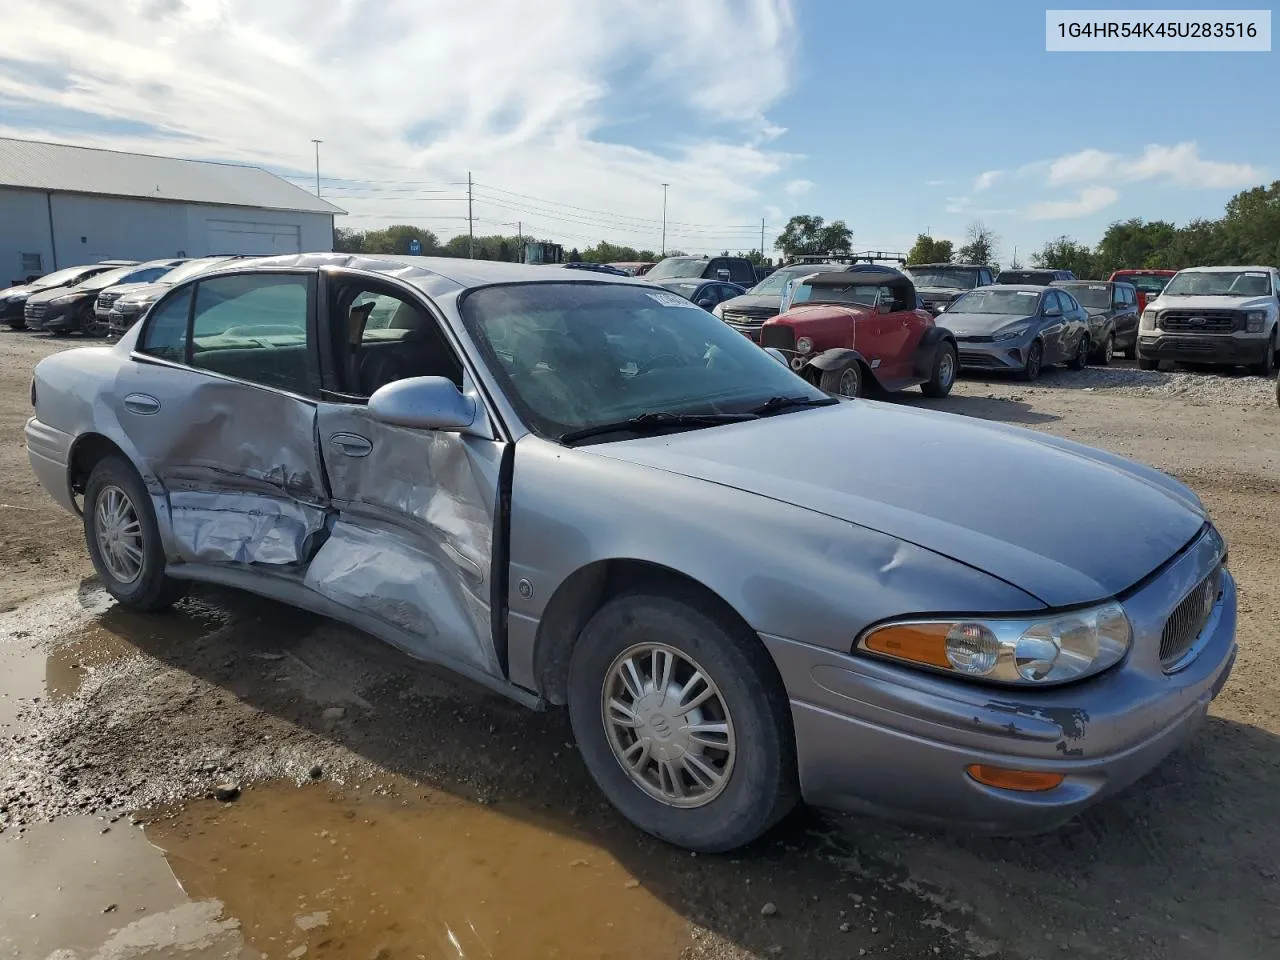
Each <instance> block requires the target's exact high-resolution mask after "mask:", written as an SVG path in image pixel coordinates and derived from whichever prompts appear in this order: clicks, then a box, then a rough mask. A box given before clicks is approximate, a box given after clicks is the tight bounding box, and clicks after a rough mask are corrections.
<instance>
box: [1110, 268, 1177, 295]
mask: <svg viewBox="0 0 1280 960" xmlns="http://www.w3.org/2000/svg"><path fill="white" fill-rule="evenodd" d="M1116 279H1117V280H1123V281H1124V282H1125V283H1132V284H1133V285H1134V286H1135V287H1137V288H1138V289H1139V290H1141V291H1142V292H1143V293H1145V294H1147V295H1148V296H1150V295H1151V294H1153V293H1159V292H1160V291H1161V290H1163V289H1164V287H1165V284H1167V283H1168V282H1169V278H1168V277H1162V276H1160V275H1159V274H1156V273H1146V274H1143V273H1126V274H1122V275H1121V276H1118V277H1116Z"/></svg>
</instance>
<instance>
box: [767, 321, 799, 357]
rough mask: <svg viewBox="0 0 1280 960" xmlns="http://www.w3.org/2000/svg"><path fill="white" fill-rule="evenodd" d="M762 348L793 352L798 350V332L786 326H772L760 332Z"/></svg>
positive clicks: (778, 324) (776, 324)
mask: <svg viewBox="0 0 1280 960" xmlns="http://www.w3.org/2000/svg"><path fill="white" fill-rule="evenodd" d="M760 346H762V347H774V348H776V349H778V350H786V351H789V352H793V351H794V350H795V348H796V332H795V330H793V329H792V328H791V327H788V326H785V325H784V324H780V323H775V324H771V325H770V326H767V327H765V328H764V329H763V330H761V331H760Z"/></svg>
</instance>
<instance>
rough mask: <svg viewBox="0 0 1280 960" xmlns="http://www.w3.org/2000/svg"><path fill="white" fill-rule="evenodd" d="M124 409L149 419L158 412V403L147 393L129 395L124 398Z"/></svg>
mask: <svg viewBox="0 0 1280 960" xmlns="http://www.w3.org/2000/svg"><path fill="white" fill-rule="evenodd" d="M124 408H125V409H126V410H128V411H129V412H130V413H136V414H138V415H139V416H143V417H149V416H150V415H151V414H153V413H159V412H160V401H159V400H157V399H156V398H155V397H153V396H151V395H150V394H149V393H131V394H129V395H128V396H127V397H125V398H124Z"/></svg>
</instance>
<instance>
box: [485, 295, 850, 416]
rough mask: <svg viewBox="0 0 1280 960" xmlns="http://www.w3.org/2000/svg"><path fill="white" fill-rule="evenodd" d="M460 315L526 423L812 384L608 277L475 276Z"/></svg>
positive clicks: (734, 400)
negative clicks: (520, 280) (518, 279)
mask: <svg viewBox="0 0 1280 960" xmlns="http://www.w3.org/2000/svg"><path fill="white" fill-rule="evenodd" d="M461 309H462V317H463V320H464V321H465V322H466V324H467V328H468V330H469V331H470V332H471V335H472V336H473V337H474V338H475V340H476V343H477V344H478V345H479V347H480V350H481V353H482V354H483V355H484V356H485V358H486V360H487V362H488V366H489V367H490V369H491V370H492V371H493V372H494V375H495V376H496V377H497V378H498V380H499V381H500V382H501V383H502V386H503V389H504V391H505V392H506V394H507V395H508V396H509V397H510V398H511V401H512V403H513V404H515V406H516V407H517V409H519V411H520V413H521V416H522V417H523V418H524V419H525V421H526V422H527V423H528V424H529V427H530V428H531V429H532V430H533V431H534V432H536V433H538V434H541V435H542V436H545V437H551V438H558V437H560V436H561V435H563V434H566V433H569V432H571V431H576V430H581V429H584V428H588V427H592V426H596V425H599V424H606V423H614V422H616V421H619V420H626V419H629V418H631V417H636V416H640V415H642V414H646V413H653V412H659V413H690V414H697V413H741V412H745V411H748V410H751V409H752V408H754V407H757V406H759V405H760V404H762V403H763V402H764V401H766V400H768V399H769V398H771V397H776V396H787V397H806V398H812V399H815V400H820V399H822V398H823V397H824V396H825V394H823V393H822V392H821V391H820V390H818V389H817V388H815V387H813V386H811V385H810V384H808V383H807V382H805V381H804V380H803V379H801V378H800V377H799V376H797V375H796V374H794V373H792V372H791V371H790V370H789V369H787V367H786V366H784V365H783V364H781V363H778V361H776V360H775V359H774V358H773V357H771V356H769V354H767V353H765V352H764V351H763V350H761V349H760V348H759V347H757V346H756V345H755V344H754V343H752V342H751V341H750V340H748V339H747V338H746V337H744V336H743V335H742V334H740V333H738V332H737V331H735V330H734V329H733V328H732V327H729V326H727V325H725V324H724V323H722V322H721V321H720V320H718V319H717V318H716V317H714V316H712V315H711V314H710V313H708V312H707V311H705V310H703V309H701V308H700V307H697V306H694V305H693V304H692V303H690V302H689V301H688V300H685V299H684V298H683V297H680V296H678V295H677V294H674V293H670V292H668V291H666V290H661V289H654V288H650V289H647V290H646V289H644V288H641V287H635V286H630V285H625V284H616V283H607V284H606V283H591V282H580V283H560V282H555V283H524V284H511V285H504V286H497V287H484V288H482V289H479V290H476V291H475V292H474V293H471V294H470V295H468V296H467V297H466V298H465V299H464V300H463V301H462V307H461Z"/></svg>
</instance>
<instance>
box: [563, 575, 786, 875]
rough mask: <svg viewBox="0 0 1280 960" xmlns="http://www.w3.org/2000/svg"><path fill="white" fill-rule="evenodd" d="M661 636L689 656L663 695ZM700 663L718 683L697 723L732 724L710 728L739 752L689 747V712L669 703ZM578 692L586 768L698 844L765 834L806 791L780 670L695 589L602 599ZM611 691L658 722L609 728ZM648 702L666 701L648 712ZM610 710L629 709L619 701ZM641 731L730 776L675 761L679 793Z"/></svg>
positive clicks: (684, 841)
mask: <svg viewBox="0 0 1280 960" xmlns="http://www.w3.org/2000/svg"><path fill="white" fill-rule="evenodd" d="M654 645H661V647H662V648H663V649H664V650H665V651H668V652H669V653H670V654H673V655H675V656H677V657H679V658H681V660H680V661H679V662H677V661H676V660H672V661H671V663H672V664H673V665H674V666H673V669H672V671H671V673H670V674H669V676H670V677H671V679H670V680H669V681H668V682H667V683H666V685H665V689H666V690H667V691H675V692H669V693H668V694H667V696H665V697H662V698H660V699H656V700H655V699H652V698H655V697H656V694H655V692H654V687H655V686H656V684H654V683H653V681H652V677H653V676H654V673H655V671H654V670H653V669H652V667H653V666H654V661H653V655H652V652H651V650H650V649H648V648H651V647H653V646H654ZM629 656H635V657H637V658H638V659H637V660H636V661H634V662H635V663H638V664H639V665H640V668H639V669H640V673H639V675H640V676H641V681H640V686H639V689H640V690H642V691H644V695H643V696H642V697H640V698H635V697H633V696H631V694H630V692H629V688H628V687H627V686H626V684H625V683H624V682H623V681H622V679H621V677H622V675H623V674H624V673H625V663H626V661H627V658H628V657H629ZM693 668H696V669H697V670H698V671H699V672H700V673H701V674H702V675H703V676H704V677H706V678H707V679H708V680H710V682H711V683H712V684H714V685H715V691H716V692H715V694H714V695H713V696H711V697H710V698H709V699H708V700H707V701H706V702H705V703H704V704H703V705H701V706H699V707H697V708H696V709H697V710H698V711H699V716H698V718H697V722H698V723H700V724H711V723H717V724H719V723H723V724H724V726H725V727H726V731H727V732H726V733H724V734H719V733H717V734H714V735H713V734H710V733H707V734H704V736H707V737H712V736H714V738H715V739H716V740H717V742H721V741H720V738H721V736H723V737H724V740H723V742H725V743H726V744H728V745H730V747H731V749H726V748H720V747H708V748H705V749H704V748H703V747H702V746H699V745H696V744H694V745H693V748H692V749H687V750H686V749H683V747H682V745H681V743H680V740H681V738H682V736H684V735H685V730H684V727H683V726H682V725H681V723H682V718H681V716H680V715H671V714H669V713H664V712H662V711H661V708H662V707H663V706H664V705H665V704H667V703H672V702H676V701H673V700H671V699H670V698H671V697H674V696H676V694H677V693H680V692H681V691H676V690H675V688H676V687H677V686H678V685H680V684H681V681H682V680H683V679H684V678H686V677H688V676H691V672H690V671H691V669H693ZM615 671H616V672H615ZM632 683H634V681H632ZM711 689H712V688H711V687H710V686H707V685H704V684H698V685H697V686H694V687H693V688H692V690H691V691H690V693H689V695H688V696H689V697H690V698H692V699H695V700H696V699H699V697H700V695H701V694H702V693H704V692H706V691H708V690H711ZM568 692H569V720H570V723H571V724H572V726H573V733H574V737H575V738H576V740H577V742H578V749H579V750H580V751H581V752H582V757H583V760H584V761H585V762H586V765H587V769H588V770H589V771H590V772H591V776H592V777H593V778H594V779H595V782H596V784H597V785H598V786H599V787H600V789H601V791H603V793H604V794H605V796H606V797H608V799H609V801H610V802H611V803H612V804H613V805H614V806H615V807H616V808H617V809H618V810H619V811H620V812H621V813H622V815H623V816H625V817H626V818H627V819H628V820H630V821H631V822H632V823H633V824H635V825H636V826H637V827H639V828H640V829H641V830H643V831H645V832H646V833H649V834H652V835H653V836H655V837H658V838H659V839H662V840H665V841H667V842H668V843H673V844H676V845H677V846H681V847H685V848H687V849H690V850H696V851H699V852H706V853H721V852H724V851H726V850H733V849H735V848H737V847H741V846H743V845H744V844H747V843H750V842H751V841H752V840H755V839H756V838H757V837H759V836H760V835H761V834H763V833H764V832H765V831H767V830H768V829H769V828H770V827H771V826H773V825H774V824H775V823H777V822H778V820H780V819H782V817H784V816H785V815H786V814H787V813H788V811H790V810H791V809H792V807H794V806H795V805H796V803H797V801H798V799H799V788H798V781H797V777H796V760H795V741H794V734H793V732H792V727H791V711H790V708H789V705H788V702H787V696H786V692H785V691H784V689H783V687H782V681H781V679H780V678H779V677H778V673H777V668H776V667H775V666H774V663H773V661H772V659H771V658H770V657H769V654H768V652H767V651H766V650H765V649H764V647H763V646H762V645H761V644H760V641H759V639H758V638H757V637H755V636H754V635H753V634H751V633H750V631H748V630H746V629H744V628H743V627H742V626H741V625H739V624H736V623H734V622H732V621H731V620H730V619H729V618H728V617H727V616H726V615H725V614H723V613H722V612H721V611H720V610H719V609H718V608H717V606H716V604H715V603H713V602H711V601H709V600H707V599H706V598H704V597H701V596H699V595H697V594H696V593H694V592H692V591H681V590H679V589H678V588H676V589H675V590H673V591H672V592H670V593H667V592H658V591H655V592H637V593H627V594H623V595H621V596H618V597H615V598H614V599H612V600H610V601H609V602H608V603H606V604H605V605H604V606H603V607H601V608H600V610H598V611H597V612H596V614H595V615H594V616H593V617H592V618H591V620H590V621H589V622H588V623H587V625H586V627H585V628H584V629H583V631H582V634H581V636H580V637H579V639H578V643H577V645H576V646H575V647H574V650H573V656H572V658H571V660H570V664H569V691H568ZM606 695H607V696H608V697H609V700H608V701H607V702H609V703H624V705H627V706H628V709H629V705H633V704H636V703H639V704H641V706H640V707H639V708H637V710H636V711H635V714H633V715H635V716H645V717H647V718H648V719H646V720H645V721H644V722H642V723H641V724H640V725H639V726H635V725H632V726H626V725H622V726H611V725H608V722H607V718H606V710H607V708H606ZM646 697H648V698H651V699H649V700H646V699H645V698H646ZM649 707H656V708H658V709H654V710H652V711H651V712H649V713H647V714H646V713H644V712H643V711H645V710H647V709H649ZM704 710H705V713H704V712H703V711H704ZM610 714H611V715H614V716H617V717H619V718H622V717H624V716H625V714H623V713H622V712H620V711H618V710H617V709H616V708H614V709H613V710H611V711H610ZM690 715H691V714H689V713H688V712H686V713H685V714H684V715H683V716H684V717H688V716H690ZM650 721H652V723H651V722H650ZM654 724H661V726H655V725H654ZM641 730H643V731H646V732H647V737H646V738H645V739H647V741H648V742H649V743H651V744H655V745H656V746H654V747H653V748H652V749H653V750H655V751H656V750H658V749H663V750H682V751H683V752H681V753H680V754H679V757H688V756H693V757H696V758H698V759H699V762H700V763H701V764H702V765H703V766H704V767H709V768H710V769H712V770H713V772H719V773H721V774H722V775H723V780H722V781H720V782H719V783H718V784H717V783H716V782H715V781H714V780H712V778H711V777H705V782H704V781H703V780H696V781H695V778H694V777H693V775H692V774H691V773H689V772H688V771H690V770H694V769H695V768H694V767H693V766H692V765H686V766H684V767H683V769H677V770H676V777H677V779H678V780H679V782H680V786H681V789H682V790H684V791H685V793H686V796H685V798H684V799H683V800H679V799H676V798H675V795H676V792H677V791H676V790H675V789H674V786H673V785H674V783H675V781H670V780H665V779H664V777H663V774H662V773H661V772H660V765H659V761H658V759H657V757H656V756H655V755H653V754H650V752H649V750H650V748H649V747H645V746H642V744H643V743H644V742H645V740H644V739H641V736H640V735H638V733H637V731H641ZM624 742H625V743H629V744H630V745H631V746H632V747H633V748H634V747H637V746H638V747H639V750H638V751H636V756H637V757H639V756H642V755H643V756H644V757H645V759H644V760H643V761H642V764H643V766H642V767H641V768H640V773H639V774H636V775H634V776H633V774H632V773H629V772H628V770H627V769H625V768H624V766H623V763H624V761H623V759H622V758H621V756H620V755H621V754H622V753H623V752H624V746H623V743H624ZM685 746H688V742H687V741H686V743H685ZM695 750H696V751H697V752H696V753H695V752H694V751H695ZM729 758H732V759H729ZM673 768H674V765H672V767H669V768H668V769H673ZM726 770H727V773H726V772H725V771H726ZM641 781H643V782H645V783H646V784H647V786H642V785H641ZM668 784H671V785H672V786H671V787H670V788H669V787H668ZM709 784H714V787H712V786H709ZM708 794H710V795H709V796H708ZM660 795H666V796H667V797H668V799H662V798H661V796H660Z"/></svg>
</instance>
